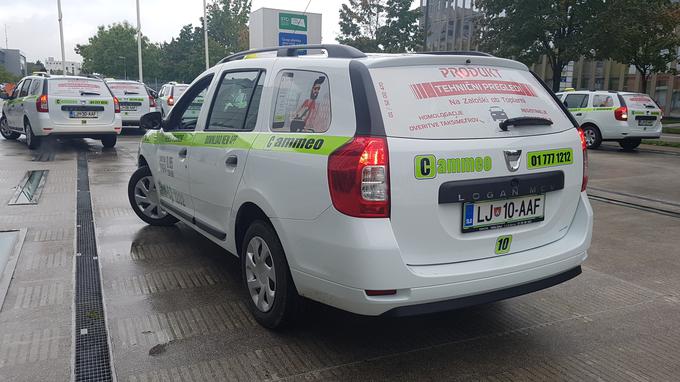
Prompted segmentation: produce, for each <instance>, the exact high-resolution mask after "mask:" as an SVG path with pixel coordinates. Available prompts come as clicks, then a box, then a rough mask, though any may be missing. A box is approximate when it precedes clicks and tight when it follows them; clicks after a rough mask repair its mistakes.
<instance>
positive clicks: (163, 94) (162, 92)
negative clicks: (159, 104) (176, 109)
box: [158, 85, 167, 97]
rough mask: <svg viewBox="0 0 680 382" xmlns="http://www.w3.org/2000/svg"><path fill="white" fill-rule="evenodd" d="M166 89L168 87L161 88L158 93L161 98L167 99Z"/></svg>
mask: <svg viewBox="0 0 680 382" xmlns="http://www.w3.org/2000/svg"><path fill="white" fill-rule="evenodd" d="M165 89H167V87H166V86H165V85H163V86H161V90H160V92H159V93H158V96H159V97H165Z"/></svg>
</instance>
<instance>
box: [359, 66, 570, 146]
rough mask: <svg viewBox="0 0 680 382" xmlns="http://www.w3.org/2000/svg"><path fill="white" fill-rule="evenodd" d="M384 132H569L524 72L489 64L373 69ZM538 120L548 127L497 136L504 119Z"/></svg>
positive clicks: (446, 135) (439, 135)
mask: <svg viewBox="0 0 680 382" xmlns="http://www.w3.org/2000/svg"><path fill="white" fill-rule="evenodd" d="M371 74H372V77H373V82H374V86H375V89H376V94H377V96H378V101H379V103H380V107H381V111H382V115H383V119H384V123H385V132H386V133H387V135H388V136H395V137H407V138H430V139H454V138H491V137H501V136H518V135H532V134H545V133H552V132H558V131H563V130H566V129H569V128H573V125H572V123H571V122H570V120H569V118H568V117H567V116H566V114H565V113H564V111H562V109H561V108H560V106H559V105H558V104H557V102H556V101H555V100H554V99H553V98H552V96H551V95H550V94H549V93H548V92H547V91H546V90H545V89H544V88H543V86H541V84H540V83H539V82H538V81H537V80H536V79H535V78H534V77H533V75H532V74H531V73H530V72H529V71H522V70H517V69H510V68H503V67H494V66H446V67H444V66H412V67H396V68H377V69H372V70H371ZM515 117H541V118H546V119H550V120H552V121H553V125H551V126H547V125H546V126H522V127H517V128H512V129H510V132H502V131H501V130H500V128H499V123H500V122H501V121H503V120H505V119H508V118H515Z"/></svg>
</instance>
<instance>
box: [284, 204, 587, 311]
mask: <svg viewBox="0 0 680 382" xmlns="http://www.w3.org/2000/svg"><path fill="white" fill-rule="evenodd" d="M272 223H273V224H274V227H275V228H276V230H277V232H278V233H279V236H280V238H281V241H282V244H283V247H284V248H285V250H286V253H287V257H288V262H289V264H290V266H291V274H292V276H293V280H294V281H295V285H296V287H297V289H298V292H299V293H300V294H301V295H303V296H305V297H308V298H310V299H313V300H316V301H319V302H322V303H325V304H328V305H331V306H335V307H337V308H340V309H344V310H347V311H350V312H353V313H357V314H363V315H381V314H385V313H386V312H388V313H387V314H392V315H403V314H417V313H427V312H432V311H439V310H442V309H453V308H457V307H462V306H467V305H470V304H476V303H483V302H488V301H495V300H498V299H502V298H508V297H512V296H516V295H519V294H523V293H529V292H531V291H533V290H538V289H542V288H545V287H548V286H552V285H555V284H557V283H559V282H562V281H566V280H568V279H569V278H571V277H574V276H576V274H573V275H572V273H569V272H570V271H572V270H574V269H577V268H579V266H580V265H581V263H583V261H585V259H586V258H587V252H586V251H587V249H588V247H589V246H590V240H591V236H592V208H591V207H590V203H589V202H588V197H587V195H586V194H585V193H581V196H580V200H579V204H578V208H577V210H576V214H575V216H574V219H573V221H572V224H571V226H570V227H569V230H568V232H567V233H566V234H565V235H564V236H563V237H562V238H561V239H559V240H557V241H555V242H552V243H550V244H547V245H544V246H542V247H538V248H534V249H531V250H527V251H523V252H517V253H513V254H510V255H506V256H497V257H492V258H486V259H481V260H474V261H466V262H460V263H450V264H440V265H422V266H411V265H407V264H405V263H404V262H403V260H402V256H401V252H400V249H399V247H398V245H397V241H396V239H395V238H394V235H393V234H392V231H391V228H390V222H389V220H388V219H354V218H349V217H347V216H345V215H342V214H340V213H338V212H337V211H335V210H334V209H332V208H331V209H329V210H328V211H326V212H325V213H324V214H322V216H320V217H319V218H318V219H316V220H313V221H291V220H285V221H281V220H278V219H272ZM328 227H333V228H334V229H333V230H332V232H329V231H328ZM573 272H576V271H573ZM560 275H561V276H560ZM569 275H572V276H571V277H567V276H569ZM541 280H545V281H544V282H540V281H541ZM560 280H562V281H560ZM391 289H396V291H397V292H396V294H394V295H390V296H367V295H366V292H365V291H366V290H391Z"/></svg>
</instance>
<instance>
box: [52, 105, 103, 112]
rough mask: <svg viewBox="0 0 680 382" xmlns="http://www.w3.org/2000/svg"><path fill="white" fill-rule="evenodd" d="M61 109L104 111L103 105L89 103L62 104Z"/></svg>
mask: <svg viewBox="0 0 680 382" xmlns="http://www.w3.org/2000/svg"><path fill="white" fill-rule="evenodd" d="M61 110H63V111H104V106H91V105H62V106H61Z"/></svg>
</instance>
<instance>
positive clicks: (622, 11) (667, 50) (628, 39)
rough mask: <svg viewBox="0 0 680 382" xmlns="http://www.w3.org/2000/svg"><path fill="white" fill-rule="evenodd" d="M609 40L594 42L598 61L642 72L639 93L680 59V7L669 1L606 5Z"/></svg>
mask: <svg viewBox="0 0 680 382" xmlns="http://www.w3.org/2000/svg"><path fill="white" fill-rule="evenodd" d="M607 14H608V15H609V17H608V18H607V19H606V21H607V22H603V23H602V29H603V33H602V35H605V36H607V38H606V39H599V40H598V39H593V41H592V43H593V45H594V46H595V48H596V51H597V56H598V57H599V58H611V59H612V60H614V61H617V62H621V63H624V64H630V65H633V66H634V67H635V69H637V71H638V73H640V78H641V83H640V85H641V86H640V89H639V90H640V91H642V92H646V91H647V81H648V80H649V77H650V76H651V75H652V74H654V73H660V72H666V71H669V67H668V65H669V64H670V63H671V62H672V61H674V60H678V59H679V58H680V57H678V51H677V47H678V46H679V45H680V34H678V31H677V30H676V28H677V26H678V25H680V5H679V4H677V3H673V2H672V1H670V0H647V1H639V0H618V1H611V2H608V4H607Z"/></svg>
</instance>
